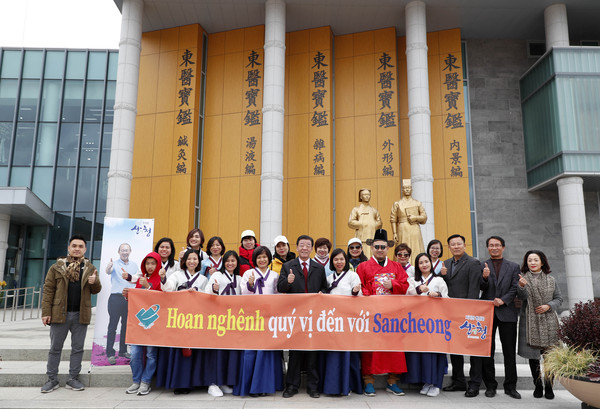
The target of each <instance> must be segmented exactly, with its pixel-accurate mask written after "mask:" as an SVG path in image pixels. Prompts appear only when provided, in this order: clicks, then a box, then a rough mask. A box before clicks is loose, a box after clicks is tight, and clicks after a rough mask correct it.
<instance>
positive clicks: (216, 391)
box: [208, 383, 223, 398]
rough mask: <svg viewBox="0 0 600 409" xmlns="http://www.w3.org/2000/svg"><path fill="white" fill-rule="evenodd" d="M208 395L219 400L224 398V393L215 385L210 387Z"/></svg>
mask: <svg viewBox="0 0 600 409" xmlns="http://www.w3.org/2000/svg"><path fill="white" fill-rule="evenodd" d="M208 394H209V395H210V396H214V397H215V398H219V397H221V396H223V391H222V390H221V388H219V387H218V386H217V385H215V384H214V383H213V384H212V385H210V386H209V387H208Z"/></svg>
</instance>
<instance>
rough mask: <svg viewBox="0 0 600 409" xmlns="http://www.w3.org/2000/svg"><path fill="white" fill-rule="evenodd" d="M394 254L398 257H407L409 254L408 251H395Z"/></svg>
mask: <svg viewBox="0 0 600 409" xmlns="http://www.w3.org/2000/svg"><path fill="white" fill-rule="evenodd" d="M396 256H398V257H408V256H410V254H408V253H396Z"/></svg>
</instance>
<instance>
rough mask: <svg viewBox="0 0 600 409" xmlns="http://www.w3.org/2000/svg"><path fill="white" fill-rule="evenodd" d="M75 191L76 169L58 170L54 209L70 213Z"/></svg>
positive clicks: (55, 183) (55, 182)
mask: <svg viewBox="0 0 600 409" xmlns="http://www.w3.org/2000/svg"><path fill="white" fill-rule="evenodd" d="M74 190H75V168H57V169H56V177H55V179H54V203H53V205H52V208H53V209H54V210H56V211H59V212H60V211H62V212H70V211H71V206H72V205H73V191H74ZM67 230H68V229H67Z"/></svg>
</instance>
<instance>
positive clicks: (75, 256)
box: [42, 234, 102, 393]
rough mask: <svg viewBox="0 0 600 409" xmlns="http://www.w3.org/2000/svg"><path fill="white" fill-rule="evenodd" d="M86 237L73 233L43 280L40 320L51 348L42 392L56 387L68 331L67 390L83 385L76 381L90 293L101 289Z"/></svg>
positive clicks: (90, 302) (81, 388)
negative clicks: (63, 253)
mask: <svg viewBox="0 0 600 409" xmlns="http://www.w3.org/2000/svg"><path fill="white" fill-rule="evenodd" d="M85 251H86V241H85V238H84V237H83V236H81V235H79V234H74V235H73V236H72V237H71V238H70V239H69V247H68V252H69V255H68V256H67V257H65V258H59V259H58V260H56V263H55V264H53V265H52V266H51V267H50V270H48V274H46V281H45V282H44V293H43V296H42V323H43V324H44V325H48V324H50V351H49V352H48V364H47V368H46V374H47V375H48V381H47V382H46V383H45V384H44V386H42V393H48V392H52V391H53V390H55V389H56V388H58V386H59V384H58V365H59V363H60V356H61V353H62V349H63V345H64V343H65V339H66V338H67V334H68V333H69V332H71V358H70V363H69V380H68V381H67V384H66V385H65V386H66V387H67V388H69V389H73V390H76V391H81V390H83V389H84V388H85V387H84V386H83V384H82V383H81V382H80V381H79V372H80V371H81V359H82V358H83V345H84V343H85V335H86V332H87V326H88V324H89V323H90V320H91V318H92V294H97V293H99V292H100V290H101V289H102V284H101V283H100V279H99V278H98V271H96V267H94V265H93V264H92V263H91V261H90V260H88V259H86V258H85V257H84V254H85Z"/></svg>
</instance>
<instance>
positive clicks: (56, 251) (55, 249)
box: [48, 212, 71, 259]
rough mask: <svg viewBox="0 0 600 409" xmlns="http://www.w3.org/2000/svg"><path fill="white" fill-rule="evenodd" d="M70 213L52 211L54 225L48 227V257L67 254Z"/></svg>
mask: <svg viewBox="0 0 600 409" xmlns="http://www.w3.org/2000/svg"><path fill="white" fill-rule="evenodd" d="M70 225H71V214H70V213H69V214H66V213H58V212H57V213H54V226H52V227H51V228H50V237H49V240H48V258H49V259H57V258H59V257H64V256H66V255H67V248H68V246H69V237H70V235H71V230H70V229H71V226H70Z"/></svg>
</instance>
